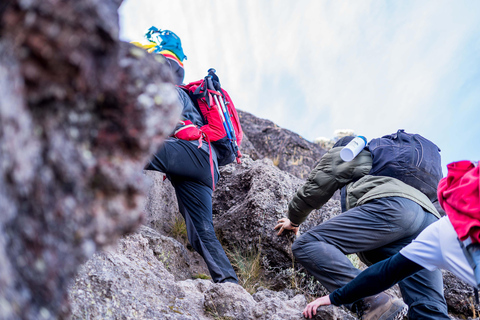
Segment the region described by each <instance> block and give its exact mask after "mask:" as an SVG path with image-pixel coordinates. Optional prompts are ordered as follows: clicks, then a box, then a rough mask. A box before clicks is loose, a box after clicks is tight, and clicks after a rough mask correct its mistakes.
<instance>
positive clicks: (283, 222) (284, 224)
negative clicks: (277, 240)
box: [274, 218, 299, 236]
mask: <svg viewBox="0 0 480 320" xmlns="http://www.w3.org/2000/svg"><path fill="white" fill-rule="evenodd" d="M277 223H278V224H277V225H276V226H275V228H274V229H275V230H277V229H280V230H279V231H278V233H277V235H278V236H279V235H281V234H282V232H283V230H292V231H293V232H295V234H298V229H299V227H294V226H292V223H291V222H290V219H288V218H282V219H280V220H278V221H277Z"/></svg>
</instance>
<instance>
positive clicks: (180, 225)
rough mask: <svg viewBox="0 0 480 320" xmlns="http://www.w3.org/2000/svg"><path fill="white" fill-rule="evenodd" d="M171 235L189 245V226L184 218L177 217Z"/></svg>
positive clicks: (172, 225) (172, 224)
mask: <svg viewBox="0 0 480 320" xmlns="http://www.w3.org/2000/svg"><path fill="white" fill-rule="evenodd" d="M170 234H171V236H172V237H173V238H175V239H177V240H179V241H181V242H183V243H184V244H186V243H187V239H188V236H187V225H186V224H185V220H184V219H183V217H182V216H180V215H176V216H175V218H174V220H173V222H172V223H171V229H170Z"/></svg>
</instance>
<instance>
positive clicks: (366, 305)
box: [354, 292, 408, 320]
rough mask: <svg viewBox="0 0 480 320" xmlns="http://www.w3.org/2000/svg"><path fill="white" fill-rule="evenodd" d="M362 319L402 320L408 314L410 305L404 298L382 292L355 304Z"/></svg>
mask: <svg viewBox="0 0 480 320" xmlns="http://www.w3.org/2000/svg"><path fill="white" fill-rule="evenodd" d="M355 309H356V311H357V315H358V318H359V319H361V320H401V319H403V316H405V315H406V314H407V311H408V306H407V305H406V304H405V303H404V302H403V300H402V299H398V298H393V297H391V296H389V295H388V294H386V293H384V292H382V293H380V294H377V295H376V296H371V297H368V298H365V299H363V300H361V301H358V302H357V303H355V304H354V310H355Z"/></svg>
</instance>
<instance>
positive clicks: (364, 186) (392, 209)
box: [275, 137, 449, 320]
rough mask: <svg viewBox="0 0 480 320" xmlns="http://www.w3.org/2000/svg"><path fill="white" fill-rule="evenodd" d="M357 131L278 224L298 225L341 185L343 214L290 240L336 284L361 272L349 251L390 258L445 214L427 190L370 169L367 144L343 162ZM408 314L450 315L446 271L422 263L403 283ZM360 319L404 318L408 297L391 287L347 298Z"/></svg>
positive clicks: (301, 257) (369, 260)
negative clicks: (353, 300) (393, 292)
mask: <svg viewBox="0 0 480 320" xmlns="http://www.w3.org/2000/svg"><path fill="white" fill-rule="evenodd" d="M351 139H352V138H351V137H345V138H342V139H340V140H339V141H338V142H337V143H336V144H335V146H334V147H333V148H332V149H331V150H330V151H329V152H327V153H326V154H325V155H324V156H323V157H322V159H321V160H320V163H319V164H318V165H317V166H316V167H315V169H313V170H312V172H311V173H310V175H309V177H308V179H307V181H306V182H305V184H304V185H303V186H301V187H300V188H299V189H298V191H297V193H296V194H295V196H294V197H293V199H292V200H291V201H290V203H289V205H288V218H283V219H280V220H279V221H278V222H279V223H278V224H277V226H275V229H279V232H278V235H280V234H281V233H282V232H283V230H292V231H294V232H295V233H297V232H298V229H299V225H300V224H301V223H302V222H304V221H305V220H306V218H307V217H308V215H309V213H310V212H311V211H312V210H314V209H319V208H321V207H322V206H323V205H324V204H325V203H326V202H327V201H328V200H329V199H330V198H331V197H332V196H333V194H334V193H335V191H336V190H339V189H341V194H342V201H341V202H342V211H344V212H343V213H342V214H340V215H338V216H336V217H334V218H332V219H330V220H328V221H325V222H323V223H322V224H320V225H318V226H316V227H313V228H312V229H310V230H308V231H307V232H306V233H304V234H303V235H301V236H300V237H299V238H298V239H297V240H296V241H295V242H294V244H293V245H292V251H293V254H294V255H295V257H296V259H297V260H298V261H299V262H300V263H301V264H302V265H303V266H304V267H305V268H306V269H307V270H308V271H309V272H310V273H311V274H312V275H313V276H314V277H315V278H316V279H317V280H318V281H320V282H321V283H322V284H323V285H324V286H325V287H326V288H327V289H328V290H329V291H330V292H332V291H334V290H335V289H337V288H340V287H342V286H343V285H345V284H347V283H348V282H349V281H350V280H352V279H353V278H355V276H357V275H358V274H359V273H360V270H359V269H357V268H355V267H354V266H353V265H352V263H351V262H350V260H349V259H348V258H347V257H346V255H348V254H352V253H357V255H358V256H359V257H360V259H361V260H362V261H363V262H365V263H366V264H367V265H370V264H373V263H375V262H378V261H381V260H384V259H386V258H388V257H390V256H392V255H394V254H395V253H397V252H398V251H400V249H402V248H403V247H404V246H406V245H407V244H408V243H410V242H411V241H412V240H413V239H414V238H415V237H416V236H417V235H418V234H419V233H420V232H421V231H422V230H423V229H425V228H426V227H427V226H428V225H429V224H431V223H433V222H434V221H436V220H437V219H438V218H439V217H440V214H439V213H438V211H437V210H436V209H435V206H434V205H433V204H432V203H431V201H430V200H429V199H428V197H427V196H426V195H424V194H423V193H422V192H421V191H419V190H417V189H415V188H414V187H411V186H409V185H407V184H405V183H403V182H402V181H400V180H398V179H395V178H391V177H385V176H372V175H368V173H369V172H370V169H371V167H372V158H371V155H370V152H369V151H368V150H367V149H365V150H363V151H362V152H360V154H358V155H357V156H356V157H355V158H354V159H353V160H352V161H350V162H344V161H343V160H342V159H341V158H340V150H342V147H343V146H345V145H346V144H347V143H348V142H349V141H350V140H351ZM399 285H400V289H401V292H402V296H403V299H404V301H405V302H406V303H407V304H408V306H409V309H408V313H409V318H410V319H420V318H421V319H449V318H448V314H447V305H446V302H445V298H444V297H443V279H442V274H441V272H440V271H438V270H437V271H434V272H430V271H427V270H423V271H421V272H419V273H417V274H416V275H414V276H412V277H410V278H407V279H405V280H403V281H402V282H400V283H399ZM347 307H348V308H350V309H351V310H352V311H356V312H357V313H358V314H359V316H360V317H361V319H379V318H381V319H386V320H393V319H401V317H402V316H403V314H405V313H406V309H407V308H406V305H405V304H404V303H403V301H402V300H401V299H397V298H394V297H391V296H390V295H388V294H386V293H381V294H379V295H377V296H372V297H368V298H365V299H363V300H361V301H357V302H356V303H354V304H352V305H349V306H347Z"/></svg>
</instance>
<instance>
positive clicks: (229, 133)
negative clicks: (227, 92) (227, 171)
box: [207, 68, 241, 163]
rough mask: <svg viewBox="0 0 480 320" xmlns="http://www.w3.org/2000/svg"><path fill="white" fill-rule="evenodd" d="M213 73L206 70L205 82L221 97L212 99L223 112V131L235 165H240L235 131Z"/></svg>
mask: <svg viewBox="0 0 480 320" xmlns="http://www.w3.org/2000/svg"><path fill="white" fill-rule="evenodd" d="M215 72H216V70H215V69H213V68H210V69H208V77H209V78H208V81H207V82H208V84H207V85H209V86H211V88H213V90H214V91H218V92H219V93H220V94H221V95H222V97H221V98H220V99H219V98H217V96H216V95H214V96H213V98H214V100H215V103H216V104H217V106H220V108H221V109H222V112H223V117H222V120H224V121H225V124H224V127H225V125H226V128H225V131H226V132H227V137H228V138H229V139H230V141H231V143H232V147H233V151H234V153H235V156H236V158H237V163H241V161H240V157H241V155H240V154H239V150H238V144H237V137H236V134H235V129H234V127H233V124H232V121H231V119H230V114H229V113H228V109H227V107H226V105H225V98H224V97H223V93H222V88H221V86H220V81H219V80H218V77H217V75H216V74H215ZM214 77H215V78H216V80H217V83H218V87H215V85H214V83H213V78H214Z"/></svg>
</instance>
